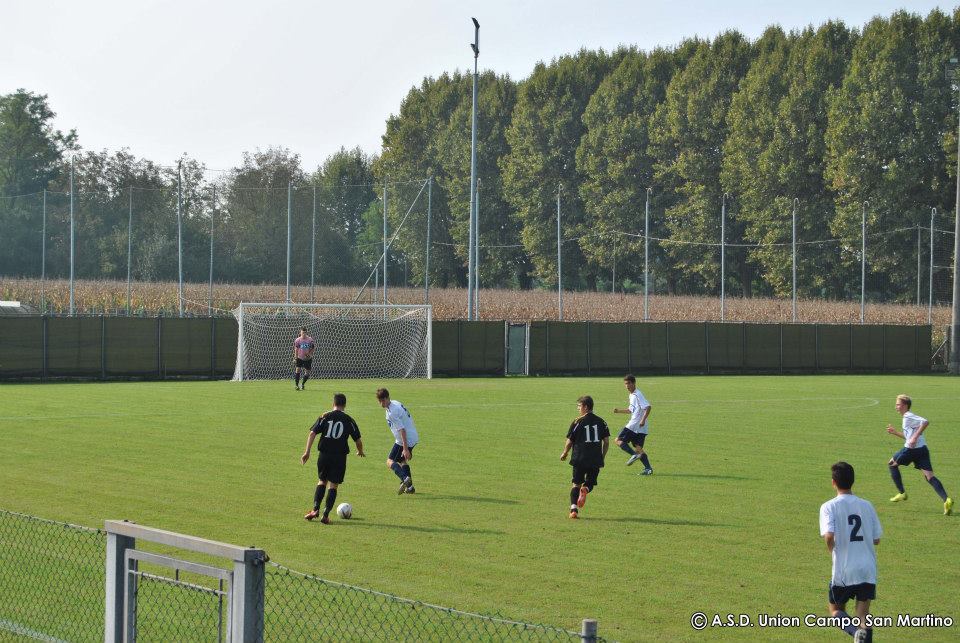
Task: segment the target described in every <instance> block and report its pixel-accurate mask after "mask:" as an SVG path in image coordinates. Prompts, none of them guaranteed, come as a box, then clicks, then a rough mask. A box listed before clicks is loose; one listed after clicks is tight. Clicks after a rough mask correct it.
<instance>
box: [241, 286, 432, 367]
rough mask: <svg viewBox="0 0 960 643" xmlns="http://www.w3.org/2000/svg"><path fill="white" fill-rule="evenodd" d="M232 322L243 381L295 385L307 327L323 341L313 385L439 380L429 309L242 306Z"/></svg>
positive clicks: (318, 346)
mask: <svg viewBox="0 0 960 643" xmlns="http://www.w3.org/2000/svg"><path fill="white" fill-rule="evenodd" d="M233 314H234V316H235V317H236V318H237V323H238V326H239V333H238V335H237V366H236V369H235V370H234V373H233V379H234V380H237V381H242V380H278V379H285V378H288V377H292V376H293V371H294V361H293V340H295V339H296V338H297V336H298V335H299V334H300V328H301V327H304V328H306V329H307V334H308V335H310V336H311V337H313V338H314V340H315V341H316V349H315V350H314V352H313V368H312V370H311V375H312V376H313V377H319V378H328V379H329V378H349V379H354V378H356V379H359V378H384V379H397V378H430V377H432V376H433V369H432V364H433V355H432V350H433V334H432V332H431V321H432V308H431V307H430V306H403V305H389V304H388V305H382V304H284V303H245V302H242V303H241V304H240V307H239V308H237V309H236V310H234V311H233Z"/></svg>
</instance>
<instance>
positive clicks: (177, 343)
mask: <svg viewBox="0 0 960 643" xmlns="http://www.w3.org/2000/svg"><path fill="white" fill-rule="evenodd" d="M160 329H161V332H160V363H161V366H162V367H163V375H164V377H176V376H178V375H209V374H210V372H211V364H210V356H211V352H210V350H211V339H212V335H211V332H210V329H211V320H210V319H202V318H199V317H198V318H189V317H187V318H178V317H163V318H162V319H161V320H160Z"/></svg>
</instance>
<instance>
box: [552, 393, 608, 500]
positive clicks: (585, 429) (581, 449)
mask: <svg viewBox="0 0 960 643" xmlns="http://www.w3.org/2000/svg"><path fill="white" fill-rule="evenodd" d="M577 410H578V411H579V412H580V417H578V418H577V419H576V420H574V421H573V424H571V425H570V430H569V431H567V441H566V443H565V444H564V445H563V453H562V454H560V459H561V460H566V459H567V454H569V453H570V449H571V448H572V449H573V456H572V457H571V458H570V466H572V467H573V479H572V480H571V482H572V483H573V486H572V487H570V517H571V518H579V517H580V509H582V508H583V505H584V503H586V502H587V494H588V493H590V492H591V491H592V490H593V488H594V487H595V486H597V476H599V475H600V469H601V467H603V460H604V458H605V457H606V456H607V448H609V446H610V429H609V428H607V423H606V422H604V421H603V418H601V417H598V416H596V415H594V414H593V398H592V397H590V396H589V395H584V396H583V397H581V398H580V399H578V400H577Z"/></svg>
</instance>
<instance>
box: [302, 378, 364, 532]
mask: <svg viewBox="0 0 960 643" xmlns="http://www.w3.org/2000/svg"><path fill="white" fill-rule="evenodd" d="M346 406H347V396H346V395H344V394H343V393H337V394H336V395H334V396H333V410H332V411H327V412H326V413H324V414H323V415H321V416H320V417H319V418H317V421H316V422H314V423H313V426H312V427H310V433H309V435H308V436H307V447H306V448H305V449H304V450H303V455H302V456H300V464H306V462H307V460H309V459H310V448H311V447H312V446H313V441H314V440H315V439H316V437H317V436H318V435H319V436H320V444H319V445H317V478H319V481H318V482H317V488H316V490H315V491H314V493H313V511H311V512H309V513H307V515H305V516H304V518H306V519H307V520H313V519H314V518H316V517H317V516H319V515H320V503H321V502H322V501H323V496H324V493H326V495H327V504H326V508H325V509H324V510H323V517H322V518H321V519H320V522H322V523H323V524H325V525H327V524H330V510H331V509H333V505H334V504H335V503H336V501H337V487H338V486H339V485H340V484H341V483H342V482H343V477H344V475H345V474H346V472H347V455H348V454H349V453H350V443H349V442H347V438H348V437H350V438H353V441H354V442H356V443H357V455H358V456H360V457H361V458H362V457H364V456H365V455H366V454H364V452H363V440H361V439H360V429H359V428H358V427H357V423H356V422H354V421H353V418H352V417H350V416H349V415H347V414H346V413H344V412H343V409H344V408H345V407H346ZM327 487H330V489H329V491H328V490H327Z"/></svg>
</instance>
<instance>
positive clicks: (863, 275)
mask: <svg viewBox="0 0 960 643" xmlns="http://www.w3.org/2000/svg"><path fill="white" fill-rule="evenodd" d="M868 203H869V201H864V202H863V211H862V212H861V213H860V323H861V324H862V323H863V320H864V310H865V308H866V301H867V204H868Z"/></svg>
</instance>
